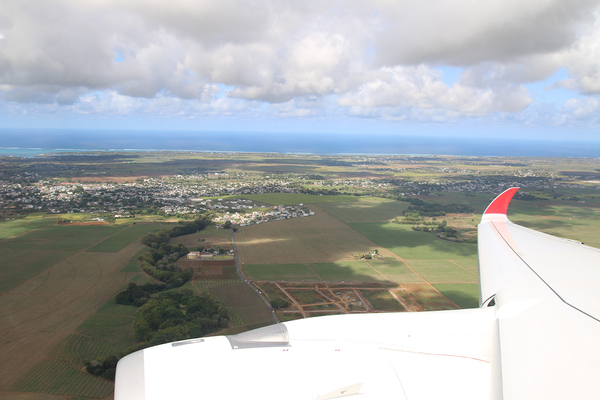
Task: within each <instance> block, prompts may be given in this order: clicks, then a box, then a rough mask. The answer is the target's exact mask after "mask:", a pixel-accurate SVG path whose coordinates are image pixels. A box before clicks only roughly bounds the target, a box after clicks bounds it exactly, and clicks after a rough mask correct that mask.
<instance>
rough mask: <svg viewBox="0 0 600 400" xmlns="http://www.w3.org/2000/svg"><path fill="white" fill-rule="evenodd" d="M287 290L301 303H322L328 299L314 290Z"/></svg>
mask: <svg viewBox="0 0 600 400" xmlns="http://www.w3.org/2000/svg"><path fill="white" fill-rule="evenodd" d="M288 292H289V293H290V294H292V295H293V296H294V297H296V299H297V300H298V301H299V302H300V303H302V304H313V303H324V302H328V301H329V300H327V299H326V298H324V297H323V295H322V294H320V293H319V292H317V291H316V290H293V289H289V290H288Z"/></svg>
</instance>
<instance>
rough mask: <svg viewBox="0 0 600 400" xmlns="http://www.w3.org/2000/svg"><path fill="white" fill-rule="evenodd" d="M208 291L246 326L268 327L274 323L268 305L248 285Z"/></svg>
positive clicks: (221, 287) (220, 287) (213, 288)
mask: <svg viewBox="0 0 600 400" xmlns="http://www.w3.org/2000/svg"><path fill="white" fill-rule="evenodd" d="M208 291H209V293H210V294H212V295H214V296H216V297H217V298H219V299H221V300H222V301H223V302H225V303H226V304H227V305H229V306H230V307H231V308H232V309H233V310H234V311H235V312H236V313H237V314H238V315H239V317H240V318H241V321H242V323H243V324H244V325H250V324H265V325H267V324H270V323H272V322H273V318H272V317H271V313H270V312H269V310H268V309H267V307H266V304H265V303H264V302H263V301H262V299H261V298H260V297H259V296H258V294H256V292H255V291H254V290H252V289H251V288H250V287H248V285H246V284H242V283H240V284H237V285H221V286H215V287H212V288H210V289H209V290H208Z"/></svg>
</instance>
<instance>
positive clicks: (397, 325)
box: [115, 188, 600, 400]
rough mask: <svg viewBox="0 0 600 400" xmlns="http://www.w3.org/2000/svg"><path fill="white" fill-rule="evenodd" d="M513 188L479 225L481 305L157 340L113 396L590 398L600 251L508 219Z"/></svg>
mask: <svg viewBox="0 0 600 400" xmlns="http://www.w3.org/2000/svg"><path fill="white" fill-rule="evenodd" d="M517 190H518V189H517V188H512V189H509V190H508V191H506V192H504V193H503V194H501V195H500V196H498V198H496V200H495V201H493V202H492V203H491V204H490V206H489V207H488V208H487V209H486V212H485V213H484V215H483V217H482V221H481V224H480V225H479V228H478V229H479V234H478V236H479V250H478V253H479V268H480V303H481V305H482V308H479V309H472V310H454V311H436V312H422V313H381V314H361V315H356V314H355V315H340V316H331V317H316V318H309V319H304V320H298V321H292V322H285V323H281V324H277V325H272V326H268V327H265V328H260V329H258V330H254V331H249V332H246V333H243V334H240V335H234V336H219V337H211V338H203V339H194V340H188V341H182V342H176V343H169V344H165V345H160V346H155V347H152V348H148V349H145V350H142V351H139V352H136V353H133V354H131V355H129V356H127V357H124V358H123V359H122V360H121V361H120V362H119V365H118V368H117V378H116V385H115V399H116V400H138V399H140V400H141V399H144V400H146V399H147V400H152V399H163V398H183V399H201V398H202V399H203V398H219V399H238V398H261V399H281V398H285V399H313V400H326V399H335V398H342V397H349V398H353V399H355V398H356V399H389V398H398V399H410V400H414V399H437V398H456V399H459V398H460V399H484V398H491V399H521V398H523V399H532V398H544V399H558V398H561V399H562V398H597V397H598V394H599V390H598V388H597V386H598V385H597V384H596V381H597V377H598V376H600V368H599V365H600V362H599V360H600V346H597V345H596V343H595V341H596V340H597V338H598V337H599V336H598V335H599V334H600V322H599V321H598V315H599V312H598V303H599V302H598V301H597V297H596V298H594V293H595V292H596V291H597V290H596V289H594V291H591V288H593V287H596V288H597V287H598V284H599V283H600V279H598V278H599V276H600V275H599V271H598V268H600V267H598V266H599V265H600V251H598V250H596V249H591V248H589V247H586V246H584V245H582V244H579V243H575V242H573V241H568V240H565V239H558V238H555V237H552V236H549V235H545V234H540V233H538V232H535V231H533V230H530V229H527V228H523V227H520V226H517V225H515V224H513V223H511V222H510V221H509V220H508V217H507V215H506V212H507V208H508V205H509V203H510V201H511V199H512V197H513V196H514V194H515V193H516V191H517ZM580 288H583V290H578V289H580Z"/></svg>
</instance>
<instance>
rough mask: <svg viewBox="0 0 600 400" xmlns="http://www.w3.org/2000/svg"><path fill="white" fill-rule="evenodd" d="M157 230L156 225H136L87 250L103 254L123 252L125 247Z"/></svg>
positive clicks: (127, 227)
mask: <svg viewBox="0 0 600 400" xmlns="http://www.w3.org/2000/svg"><path fill="white" fill-rule="evenodd" d="M155 228H157V225H154V224H147V225H146V224H136V225H128V226H126V227H125V228H124V229H122V230H121V231H119V232H117V233H115V234H114V235H112V236H109V237H107V238H106V239H104V240H103V241H101V242H100V243H98V244H97V245H95V246H93V247H91V248H89V249H87V250H86V251H102V252H111V253H114V252H116V251H119V250H121V249H122V248H123V247H125V246H127V245H128V244H129V243H131V242H133V241H134V240H137V239H139V238H140V237H142V236H144V235H145V234H147V233H149V232H150V231H152V230H154V229H155Z"/></svg>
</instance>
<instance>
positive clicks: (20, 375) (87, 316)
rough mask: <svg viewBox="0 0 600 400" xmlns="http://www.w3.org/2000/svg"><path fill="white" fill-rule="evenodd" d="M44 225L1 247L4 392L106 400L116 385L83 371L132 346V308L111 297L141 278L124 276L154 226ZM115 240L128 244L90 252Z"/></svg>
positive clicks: (0, 372) (0, 378)
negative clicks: (87, 363)
mask: <svg viewBox="0 0 600 400" xmlns="http://www.w3.org/2000/svg"><path fill="white" fill-rule="evenodd" d="M41 220H44V222H46V223H44V224H38V225H37V226H38V227H37V228H36V229H34V230H23V231H22V232H21V233H20V234H19V235H18V236H14V235H13V236H12V237H11V238H9V239H5V240H2V241H0V254H1V255H2V256H3V257H5V260H6V261H7V262H6V263H3V264H2V268H3V270H2V271H1V273H2V277H3V280H2V281H1V282H2V291H3V293H2V296H1V297H0V337H1V338H2V341H1V342H0V358H1V359H2V360H5V362H3V363H2V364H1V365H0V392H1V393H6V392H11V391H18V392H33V393H35V392H37V393H48V394H55V395H67V396H81V397H92V398H104V397H106V396H108V395H109V394H110V393H111V392H112V383H110V382H108V381H106V380H104V379H101V378H97V377H93V376H90V375H88V374H86V373H84V372H81V368H82V366H83V364H82V360H83V358H87V357H94V356H101V355H103V354H107V353H111V352H114V351H119V350H122V349H123V348H125V347H128V346H129V345H130V344H131V342H132V339H133V338H132V328H131V321H132V315H131V309H130V308H128V307H123V306H117V305H114V304H112V297H113V296H114V295H115V294H116V293H117V291H118V290H119V289H120V288H121V287H122V286H124V285H126V284H127V282H129V281H131V280H132V279H134V278H136V277H137V276H139V275H140V274H139V273H138V272H122V271H121V270H122V269H123V268H124V267H125V266H127V265H129V264H130V263H131V260H132V259H133V258H134V257H135V256H136V254H137V253H138V252H139V251H140V250H142V248H143V246H142V245H141V243H140V242H139V237H140V236H141V235H142V234H143V233H144V232H147V231H148V230H150V229H152V228H153V227H152V226H145V227H139V228H138V227H137V226H133V228H134V229H132V230H130V231H128V230H127V227H126V226H120V227H106V226H98V225H94V226H69V225H56V220H54V221H53V224H50V223H47V221H46V218H43V219H41ZM36 221H37V220H36ZM11 222H12V221H11ZM19 222H20V223H21V224H27V225H25V226H29V224H28V223H27V221H26V220H19ZM16 228H18V226H16V225H13V226H12V227H11V229H16ZM125 232H126V233H125ZM113 235H114V236H117V237H118V238H119V241H120V242H121V241H124V242H125V243H121V244H118V243H117V242H112V243H111V244H110V246H106V247H105V248H103V249H102V250H103V251H102V252H94V251H89V250H91V249H92V248H93V247H94V246H96V245H99V244H100V243H102V242H103V241H104V240H107V239H110V238H111V236H112V237H114V236H113ZM119 236H120V237H119ZM136 236H137V237H136ZM11 249H12V250H11ZM110 250H114V251H112V252H111V251H110Z"/></svg>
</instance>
